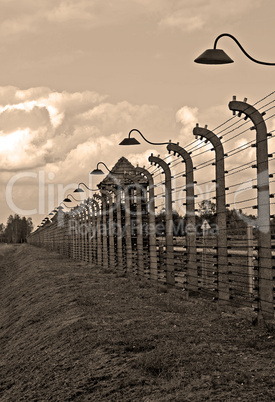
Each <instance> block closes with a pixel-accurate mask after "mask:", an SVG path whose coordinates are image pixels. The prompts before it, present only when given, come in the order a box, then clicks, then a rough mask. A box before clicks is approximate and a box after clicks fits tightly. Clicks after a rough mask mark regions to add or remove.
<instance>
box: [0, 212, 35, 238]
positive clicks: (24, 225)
mask: <svg viewBox="0 0 275 402" xmlns="http://www.w3.org/2000/svg"><path fill="white" fill-rule="evenodd" d="M32 229H33V223H32V218H26V217H25V216H23V217H20V216H19V215H17V214H15V215H10V216H9V217H8V220H7V223H6V226H5V225H4V224H3V223H0V239H1V241H2V242H3V241H4V242H6V243H24V242H25V241H26V239H27V236H28V235H29V234H30V233H31V231H32Z"/></svg>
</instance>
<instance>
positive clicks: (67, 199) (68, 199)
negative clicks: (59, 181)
mask: <svg viewBox="0 0 275 402" xmlns="http://www.w3.org/2000/svg"><path fill="white" fill-rule="evenodd" d="M69 197H72V199H73V200H75V201H77V202H80V201H82V200H77V199H76V198H74V196H73V195H72V194H68V195H67V197H66V198H64V200H63V202H72V200H70V198H69Z"/></svg>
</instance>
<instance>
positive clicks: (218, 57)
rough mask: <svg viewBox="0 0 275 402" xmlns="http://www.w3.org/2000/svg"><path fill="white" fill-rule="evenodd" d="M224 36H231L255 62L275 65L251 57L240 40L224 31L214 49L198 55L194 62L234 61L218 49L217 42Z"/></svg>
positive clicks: (216, 40) (215, 62)
mask: <svg viewBox="0 0 275 402" xmlns="http://www.w3.org/2000/svg"><path fill="white" fill-rule="evenodd" d="M223 36H228V37H229V38H231V39H233V40H234V42H235V43H236V44H237V45H238V46H239V48H240V49H241V51H242V52H243V53H244V54H245V55H246V57H248V58H249V59H250V60H252V61H254V63H258V64H264V65H265V66H275V63H267V62H265V61H259V60H256V59H254V58H253V57H251V56H250V55H249V54H248V53H247V52H246V51H245V50H244V48H243V47H242V45H241V44H240V42H239V41H238V40H237V39H236V38H235V37H234V36H233V35H231V34H228V33H223V34H221V35H219V36H218V37H217V38H216V39H215V42H214V48H213V49H207V50H205V51H204V52H203V53H202V54H201V55H200V56H199V57H197V58H196V59H195V60H194V62H195V63H199V64H229V63H234V60H232V59H231V58H230V57H229V56H228V55H227V54H226V53H225V52H224V51H223V50H222V49H217V42H218V40H219V39H220V38H222V37H223Z"/></svg>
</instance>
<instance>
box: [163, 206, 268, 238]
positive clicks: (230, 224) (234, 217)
mask: <svg viewBox="0 0 275 402" xmlns="http://www.w3.org/2000/svg"><path fill="white" fill-rule="evenodd" d="M204 220H206V221H207V222H208V224H209V225H210V226H211V228H212V231H211V233H213V234H214V233H215V232H216V230H218V228H217V227H216V223H217V214H216V204H215V203H213V202H212V201H210V200H203V201H202V202H200V203H199V210H198V211H197V214H196V219H195V221H196V229H197V233H198V234H199V233H201V234H202V229H201V225H202V223H203V221H204ZM226 221H227V229H228V234H231V233H233V234H235V235H243V234H246V230H247V226H248V225H251V226H254V224H255V223H256V217H255V216H254V215H248V214H245V213H243V211H242V210H241V209H239V210H236V209H229V208H226ZM164 222H165V212H160V213H159V214H158V215H157V216H156V223H157V224H158V225H161V224H162V225H163V233H164V234H165V225H164ZM186 222H187V221H186V217H185V216H181V215H180V214H179V213H178V212H176V211H173V223H174V236H184V235H185V227H186ZM272 223H273V222H272V221H271V224H272ZM271 227H272V231H273V230H274V231H275V218H274V224H273V225H271Z"/></svg>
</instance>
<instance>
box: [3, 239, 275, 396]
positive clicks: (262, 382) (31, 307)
mask: <svg viewBox="0 0 275 402" xmlns="http://www.w3.org/2000/svg"><path fill="white" fill-rule="evenodd" d="M2 251H3V249H2ZM2 251H1V247H0V301H1V304H0V343H1V349H0V400H1V401H16V402H17V401H24V400H26V401H192V402H193V401H200V402H201V401H206V400H211V401H238V400H239V401H250V402H251V401H273V400H274V394H275V368H274V366H275V353H274V349H275V348H274V346H275V334H274V333H272V332H269V331H267V330H265V329H259V328H257V327H255V326H253V325H252V324H251V319H250V318H249V319H248V318H247V316H246V314H245V313H244V311H243V310H240V311H238V312H236V314H221V313H217V312H216V310H215V307H214V305H213V304H212V303H211V302H210V301H206V300H201V299H191V300H189V301H185V300H184V298H183V297H182V295H181V292H180V291H178V292H176V293H174V292H173V293H165V292H164V289H162V288H161V287H154V288H152V287H151V286H150V285H149V284H148V283H147V282H144V281H139V280H138V279H135V280H134V279H131V278H127V277H120V276H118V275H116V274H114V273H110V272H103V271H102V269H101V270H100V269H98V268H95V267H89V266H88V265H87V264H86V263H80V262H75V261H70V260H67V259H64V258H62V257H60V256H59V255H57V254H55V253H49V252H47V251H45V250H43V249H38V248H35V247H31V246H28V245H21V246H8V248H6V249H5V250H4V251H3V252H2ZM1 255H2V259H1Z"/></svg>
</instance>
